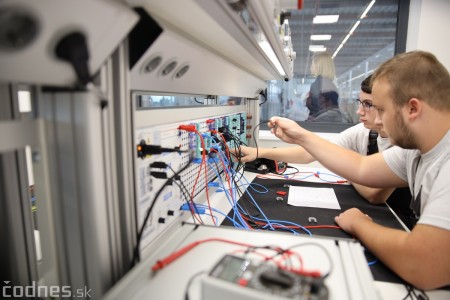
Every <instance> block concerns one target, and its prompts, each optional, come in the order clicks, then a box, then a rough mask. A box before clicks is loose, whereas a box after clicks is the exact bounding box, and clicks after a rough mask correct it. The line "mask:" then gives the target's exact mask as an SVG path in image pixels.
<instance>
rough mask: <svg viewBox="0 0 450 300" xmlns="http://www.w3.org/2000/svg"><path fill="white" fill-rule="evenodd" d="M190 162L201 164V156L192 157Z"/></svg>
mask: <svg viewBox="0 0 450 300" xmlns="http://www.w3.org/2000/svg"><path fill="white" fill-rule="evenodd" d="M192 163H194V164H201V163H202V159H201V158H194V159H193V160H192Z"/></svg>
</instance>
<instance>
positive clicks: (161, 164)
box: [150, 161, 167, 169]
mask: <svg viewBox="0 0 450 300" xmlns="http://www.w3.org/2000/svg"><path fill="white" fill-rule="evenodd" d="M150 168H158V169H165V168H167V164H166V163H165V162H163V161H154V162H152V163H151V164H150Z"/></svg>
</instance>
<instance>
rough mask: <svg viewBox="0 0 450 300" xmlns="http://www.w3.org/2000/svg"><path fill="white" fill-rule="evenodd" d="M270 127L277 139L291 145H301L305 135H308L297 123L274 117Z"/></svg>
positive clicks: (271, 119) (269, 123)
mask: <svg viewBox="0 0 450 300" xmlns="http://www.w3.org/2000/svg"><path fill="white" fill-rule="evenodd" d="M268 126H269V128H270V131H271V132H272V133H273V134H274V135H275V136H276V137H278V138H279V139H281V140H283V141H284V142H286V143H289V144H300V143H301V139H302V138H303V136H304V134H306V133H308V131H307V130H305V129H304V128H302V127H300V126H299V125H298V124H297V122H295V121H293V120H290V119H287V118H281V117H272V118H270V120H269V122H268Z"/></svg>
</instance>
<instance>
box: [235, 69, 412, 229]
mask: <svg viewBox="0 0 450 300" xmlns="http://www.w3.org/2000/svg"><path fill="white" fill-rule="evenodd" d="M370 78H371V76H369V77H367V78H366V79H365V80H364V81H363V82H362V83H361V91H360V92H359V99H356V102H357V104H359V105H358V109H357V111H356V113H357V114H358V115H359V116H360V118H359V121H360V123H359V124H357V125H355V126H352V127H350V128H348V129H347V130H345V131H343V132H341V133H340V134H339V137H338V139H337V141H336V144H338V145H339V146H342V147H344V148H347V149H350V150H352V151H355V152H357V153H360V154H362V155H371V154H374V153H377V152H381V151H384V150H386V149H388V148H390V147H391V146H392V145H391V143H390V142H389V138H388V137H387V133H386V132H385V131H384V130H383V126H382V124H381V122H378V123H376V122H375V119H376V110H375V109H373V108H372V95H371V94H372V88H371V86H370ZM240 154H241V156H242V158H241V161H242V162H251V161H254V160H255V159H256V158H267V159H273V160H276V161H285V162H289V163H298V164H307V163H311V162H313V161H315V158H314V157H313V156H312V155H311V154H309V153H308V152H307V151H306V150H305V149H304V148H302V147H286V148H259V149H256V148H251V147H245V146H241V148H240ZM352 185H353V187H354V188H355V189H356V191H357V192H358V193H359V194H360V195H361V196H362V197H363V198H365V199H366V200H367V201H369V202H370V203H372V204H382V203H385V202H386V201H387V202H388V204H389V206H390V207H391V208H392V209H393V210H394V211H395V212H396V214H397V215H398V216H399V217H400V219H401V220H402V221H403V223H404V224H405V225H406V226H407V227H408V228H409V229H411V228H412V227H413V226H414V224H415V222H416V218H415V217H414V215H413V213H412V211H411V209H410V208H409V204H410V202H411V193H410V192H409V189H407V188H399V189H395V188H372V187H368V186H364V185H361V184H357V183H354V182H353V183H352Z"/></svg>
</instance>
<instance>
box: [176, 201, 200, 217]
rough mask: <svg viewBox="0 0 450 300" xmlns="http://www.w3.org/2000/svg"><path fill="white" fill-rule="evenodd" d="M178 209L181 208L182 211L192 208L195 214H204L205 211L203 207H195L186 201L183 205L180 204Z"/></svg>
mask: <svg viewBox="0 0 450 300" xmlns="http://www.w3.org/2000/svg"><path fill="white" fill-rule="evenodd" d="M180 210H183V211H191V210H192V211H193V212H195V213H196V214H200V215H201V214H204V213H205V212H206V210H205V209H204V208H203V207H197V206H195V205H192V204H187V203H184V204H183V205H181V207H180Z"/></svg>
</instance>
